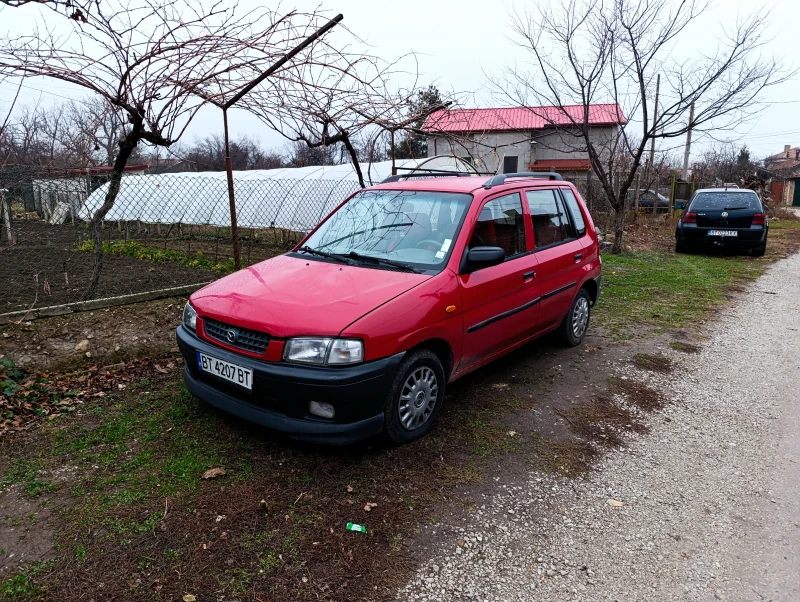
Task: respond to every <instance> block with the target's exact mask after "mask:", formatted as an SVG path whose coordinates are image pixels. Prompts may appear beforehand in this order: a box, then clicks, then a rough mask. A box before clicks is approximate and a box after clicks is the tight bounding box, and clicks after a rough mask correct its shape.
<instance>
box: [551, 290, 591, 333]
mask: <svg viewBox="0 0 800 602" xmlns="http://www.w3.org/2000/svg"><path fill="white" fill-rule="evenodd" d="M591 307H592V303H591V300H590V299H589V293H588V292H587V291H586V289H585V288H582V289H581V290H579V291H578V294H577V295H575V299H573V301H572V305H570V307H569V311H568V312H567V315H566V316H564V320H563V321H562V322H561V326H559V327H558V336H559V338H560V339H561V341H562V342H563V343H564V345H566V346H567V347H575V346H577V345H580V344H581V342H582V341H583V337H584V336H585V335H586V331H587V330H588V329H589V318H590V317H591ZM579 312H580V313H581V314H584V315H585V319H582V318H581V317H580V316H578V315H577V314H578V313H579ZM584 312H585V313H584Z"/></svg>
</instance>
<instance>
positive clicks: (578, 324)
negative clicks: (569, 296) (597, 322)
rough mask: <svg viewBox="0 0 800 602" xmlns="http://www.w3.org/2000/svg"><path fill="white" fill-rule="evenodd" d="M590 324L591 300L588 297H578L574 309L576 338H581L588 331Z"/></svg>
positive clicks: (574, 332)
mask: <svg viewBox="0 0 800 602" xmlns="http://www.w3.org/2000/svg"><path fill="white" fill-rule="evenodd" d="M588 324H589V301H588V300H587V299H586V297H578V300H577V302H576V303H575V308H574V309H573V310H572V334H574V335H575V338H576V339H580V338H581V337H582V336H583V333H584V332H586V326H587V325H588Z"/></svg>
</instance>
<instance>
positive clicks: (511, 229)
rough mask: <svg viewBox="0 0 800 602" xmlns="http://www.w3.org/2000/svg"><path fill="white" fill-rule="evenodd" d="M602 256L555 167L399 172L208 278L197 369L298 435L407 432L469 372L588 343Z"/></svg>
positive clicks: (207, 383)
mask: <svg viewBox="0 0 800 602" xmlns="http://www.w3.org/2000/svg"><path fill="white" fill-rule="evenodd" d="M600 270H601V259H600V253H599V245H598V241H597V235H596V233H595V229H594V225H593V223H592V219H591V217H590V215H589V213H588V211H587V210H586V207H585V206H584V204H583V202H582V201H581V199H580V195H579V194H578V192H577V191H576V190H575V188H574V187H573V186H572V185H571V184H569V183H567V182H563V181H561V178H560V176H558V175H556V174H544V175H542V174H507V175H500V176H495V177H493V178H491V179H489V180H486V178H485V177H484V178H481V177H477V176H472V177H435V178H434V177H431V176H428V177H427V178H425V179H420V178H418V177H411V176H402V177H401V176H393V177H391V178H389V179H388V180H387V181H385V182H383V183H382V184H380V185H378V186H373V187H371V188H367V189H364V190H362V191H360V192H358V193H356V194H355V195H353V196H352V197H350V198H349V199H347V200H346V201H345V202H344V203H342V204H341V205H340V206H339V207H338V208H337V209H336V210H335V211H333V213H331V214H330V215H329V216H328V217H327V218H325V220H324V221H323V222H322V223H321V224H319V225H318V226H317V227H316V228H315V229H314V230H313V231H312V232H311V233H310V234H309V235H308V236H307V237H306V238H305V239H304V240H303V241H302V242H301V243H300V244H299V245H298V246H297V247H295V248H294V249H293V250H292V251H290V252H288V253H286V254H285V255H281V256H279V257H274V258H272V259H269V260H267V261H264V262H262V263H259V264H256V265H253V266H250V267H248V268H245V269H243V270H241V271H239V272H236V273H234V274H231V275H229V276H226V277H224V278H222V279H221V280H218V281H217V282H214V283H212V284H209V285H208V286H206V287H205V288H203V289H201V290H199V291H197V292H196V293H194V294H193V295H192V296H191V298H190V299H189V303H188V304H187V305H186V308H185V309H184V313H183V323H182V324H181V326H179V327H178V331H177V337H178V344H179V346H180V349H181V352H182V354H183V357H184V358H185V360H186V367H185V370H184V380H185V382H186V387H187V388H188V389H189V391H190V392H191V393H193V394H194V395H196V396H197V397H199V398H200V399H202V400H204V401H206V402H208V403H210V404H211V405H214V406H216V407H218V408H220V409H222V410H225V411H227V412H230V413H231V414H235V415H237V416H240V417H242V418H245V419H247V420H250V421H252V422H255V423H258V424H260V425H263V426H265V427H268V428H270V429H273V430H276V431H282V432H284V433H287V434H289V435H290V436H292V437H293V438H298V439H307V440H314V441H318V442H324V443H344V442H348V441H353V440H357V439H363V438H367V437H370V436H372V435H376V434H378V433H383V434H384V435H385V436H386V437H387V438H388V439H389V440H390V441H392V442H394V443H406V442H408V441H412V440H414V439H416V438H418V437H421V436H422V435H424V434H425V433H427V432H428V431H429V430H430V429H431V427H432V425H433V423H434V421H435V420H436V417H437V416H438V414H439V411H440V410H441V408H442V401H443V399H444V394H445V387H446V385H447V384H448V383H450V382H453V381H454V380H455V379H457V378H460V377H462V376H464V375H465V374H467V373H468V372H471V371H472V370H475V369H476V368H479V367H480V366H483V365H485V364H487V363H488V362H490V361H492V360H495V359H497V358H498V357H500V356H502V355H504V354H506V353H508V352H509V351H511V350H513V349H515V348H517V347H519V346H520V345H524V344H525V343H527V342H528V341H531V340H532V339H535V338H537V337H540V336H542V335H544V334H546V333H548V332H551V331H555V330H557V331H558V332H559V334H560V336H561V338H562V339H563V340H564V342H565V343H566V344H568V345H578V344H579V343H580V342H581V340H582V339H583V337H584V334H585V333H586V329H587V326H588V324H589V313H590V308H591V306H592V305H594V303H595V302H596V301H597V298H598V295H599V294H600Z"/></svg>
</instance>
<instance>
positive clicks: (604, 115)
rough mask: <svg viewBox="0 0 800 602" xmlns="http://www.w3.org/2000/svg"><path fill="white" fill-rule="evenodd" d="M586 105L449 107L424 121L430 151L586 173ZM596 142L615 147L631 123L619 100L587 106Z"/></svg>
mask: <svg viewBox="0 0 800 602" xmlns="http://www.w3.org/2000/svg"><path fill="white" fill-rule="evenodd" d="M584 109H585V107H584V106H583V105H571V106H565V107H552V106H549V107H546V106H545V107H515V108H499V109H444V110H441V111H437V112H435V113H433V114H431V115H430V116H429V117H428V118H427V119H426V120H425V123H424V125H423V128H422V129H423V130H424V131H425V133H426V134H427V139H428V156H429V157H432V156H436V155H455V156H457V157H461V158H464V159H466V160H468V161H470V162H471V163H472V164H473V165H474V166H475V167H476V168H477V169H478V171H482V172H487V173H513V172H519V171H556V172H559V173H561V174H562V175H563V176H564V177H567V178H571V179H584V178H586V177H587V175H588V173H589V172H590V171H591V168H592V167H591V164H590V162H589V155H588V153H587V151H586V144H585V142H584V139H583V136H582V135H581V131H580V129H579V127H578V126H579V124H581V123H583V120H584ZM588 123H589V127H590V136H591V137H592V139H593V144H595V146H596V147H598V148H601V149H603V150H605V149H609V152H610V148H611V143H612V141H614V140H615V139H616V137H617V136H616V134H617V129H618V128H619V127H620V126H622V125H624V124H625V123H626V118H625V116H624V115H623V113H622V109H621V108H620V107H619V105H616V104H596V105H589V106H588Z"/></svg>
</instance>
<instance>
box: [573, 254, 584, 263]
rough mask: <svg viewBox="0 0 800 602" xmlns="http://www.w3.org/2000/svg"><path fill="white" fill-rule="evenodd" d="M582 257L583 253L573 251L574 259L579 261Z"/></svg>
mask: <svg viewBox="0 0 800 602" xmlns="http://www.w3.org/2000/svg"><path fill="white" fill-rule="evenodd" d="M581 259H583V253H575V261H580V260H581Z"/></svg>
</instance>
